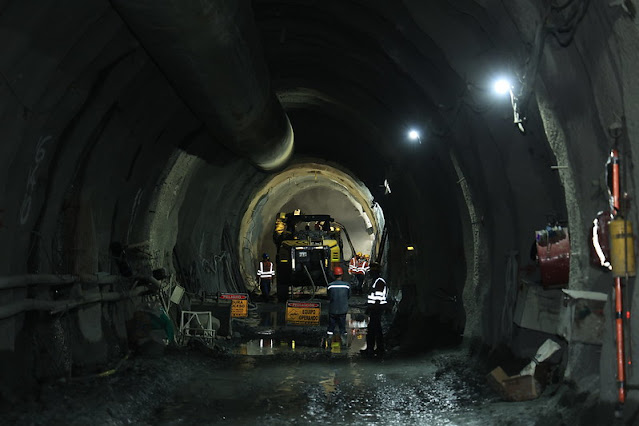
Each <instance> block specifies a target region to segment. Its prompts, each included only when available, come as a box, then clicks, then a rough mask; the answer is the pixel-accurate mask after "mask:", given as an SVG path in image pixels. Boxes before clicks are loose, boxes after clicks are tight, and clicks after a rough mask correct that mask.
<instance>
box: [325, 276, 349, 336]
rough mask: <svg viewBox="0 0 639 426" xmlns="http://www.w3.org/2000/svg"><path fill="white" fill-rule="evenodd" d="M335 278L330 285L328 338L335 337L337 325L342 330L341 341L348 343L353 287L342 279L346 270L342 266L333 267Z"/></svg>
mask: <svg viewBox="0 0 639 426" xmlns="http://www.w3.org/2000/svg"><path fill="white" fill-rule="evenodd" d="M333 275H334V276H335V280H334V281H333V282H331V283H330V284H329V285H328V289H327V294H328V329H327V331H326V334H327V335H328V336H327V340H328V341H329V342H330V341H331V340H332V338H333V337H334V332H335V326H336V325H337V328H338V329H339V331H340V332H341V336H342V339H341V342H342V344H345V343H346V313H347V312H348V299H349V298H350V297H351V287H350V286H349V285H348V283H347V282H346V281H342V276H343V275H344V270H343V269H342V267H341V266H336V267H335V268H333Z"/></svg>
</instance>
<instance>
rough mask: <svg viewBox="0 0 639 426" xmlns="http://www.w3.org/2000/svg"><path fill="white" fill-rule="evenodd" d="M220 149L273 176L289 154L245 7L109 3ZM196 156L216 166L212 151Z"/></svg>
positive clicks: (234, 2) (136, 0)
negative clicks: (240, 157) (273, 172)
mask: <svg viewBox="0 0 639 426" xmlns="http://www.w3.org/2000/svg"><path fill="white" fill-rule="evenodd" d="M111 4H112V5H113V7H114V8H115V10H116V11H117V12H118V13H119V14H120V16H121V17H122V19H123V20H124V22H126V24H127V25H128V26H129V27H130V28H131V30H132V32H133V33H134V34H135V36H136V37H137V38H138V39H139V40H140V43H141V44H142V46H143V47H144V49H145V50H146V51H147V52H148V53H149V55H150V56H151V58H152V59H153V60H154V61H155V62H156V63H157V64H158V66H159V68H160V69H161V70H162V72H163V73H164V74H165V76H166V77H167V79H168V80H169V82H170V83H171V85H172V86H173V87H174V88H175V89H176V91H177V93H178V95H179V96H180V97H181V98H182V100H183V101H184V102H185V103H186V105H187V106H188V107H189V108H190V109H191V110H192V111H193V112H194V113H195V115H196V116H197V117H198V118H199V119H200V120H202V121H203V123H204V124H205V125H206V127H207V129H208V131H209V133H210V134H211V136H213V137H214V138H215V139H216V141H217V142H219V143H221V144H222V145H224V146H226V147H227V148H228V149H230V150H231V151H233V152H235V153H236V154H238V155H240V156H243V157H246V158H248V159H249V160H250V161H251V162H252V163H253V164H255V165H256V166H258V167H260V168H262V169H264V170H272V169H276V168H279V167H281V166H283V165H284V164H285V163H286V161H288V159H289V158H290V156H291V154H292V152H293V129H292V128H291V124H290V122H289V120H288V117H287V116H286V114H285V113H284V110H283V109H282V106H281V105H280V103H279V101H278V99H277V98H276V96H275V93H274V92H273V90H272V88H271V83H270V77H269V73H268V69H267V66H266V61H265V60H264V55H263V52H262V48H261V45H260V38H259V32H258V30H257V27H256V25H255V20H254V17H253V11H252V9H251V1H250V0H202V1H183V0H111ZM210 148H211V149H206V150H205V151H203V152H197V153H196V154H198V155H201V156H203V157H204V158H205V159H206V158H207V157H209V158H211V159H214V158H216V157H219V149H216V147H215V146H211V147H210Z"/></svg>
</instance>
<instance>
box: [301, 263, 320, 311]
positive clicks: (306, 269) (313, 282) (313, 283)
mask: <svg viewBox="0 0 639 426" xmlns="http://www.w3.org/2000/svg"><path fill="white" fill-rule="evenodd" d="M302 266H304V271H306V275H308V279H309V280H311V284H312V285H313V295H312V296H311V298H310V299H308V300H306V302H310V301H311V300H313V299H315V294H316V292H317V286H316V285H315V281H313V277H311V273H310V272H308V268H307V267H306V265H302Z"/></svg>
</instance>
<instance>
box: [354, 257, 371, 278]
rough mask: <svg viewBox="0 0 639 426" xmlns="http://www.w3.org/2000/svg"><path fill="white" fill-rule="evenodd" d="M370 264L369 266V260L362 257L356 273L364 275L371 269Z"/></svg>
mask: <svg viewBox="0 0 639 426" xmlns="http://www.w3.org/2000/svg"><path fill="white" fill-rule="evenodd" d="M370 269H371V268H370V266H368V262H367V261H366V260H365V259H361V260H360V261H359V262H358V263H357V270H356V272H355V273H356V274H361V275H364V274H366V273H367V272H368V271H369V270H370Z"/></svg>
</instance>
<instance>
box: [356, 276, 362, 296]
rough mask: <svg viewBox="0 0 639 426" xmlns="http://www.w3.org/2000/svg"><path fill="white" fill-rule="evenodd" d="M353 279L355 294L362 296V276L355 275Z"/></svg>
mask: <svg viewBox="0 0 639 426" xmlns="http://www.w3.org/2000/svg"><path fill="white" fill-rule="evenodd" d="M355 278H356V279H357V287H356V288H355V293H357V294H362V289H363V288H364V274H355Z"/></svg>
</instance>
